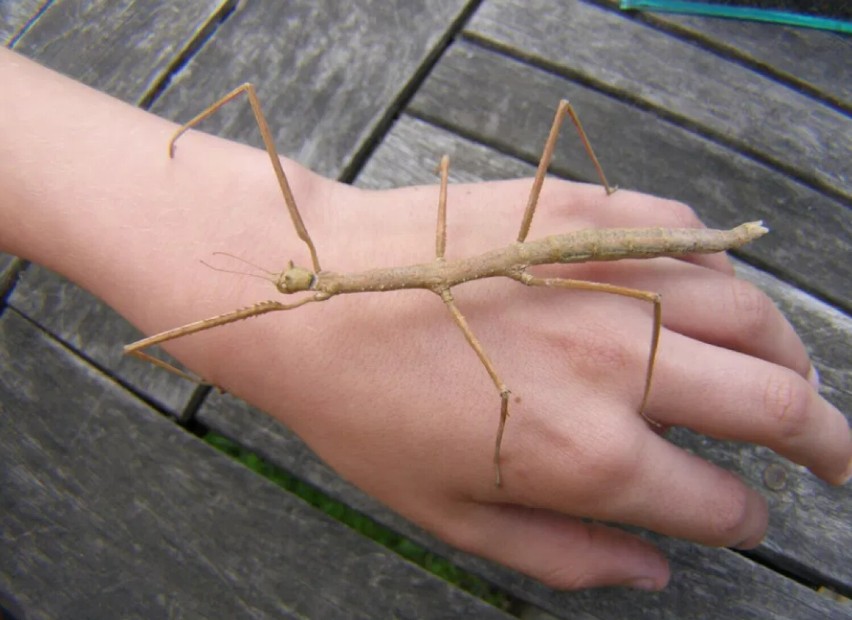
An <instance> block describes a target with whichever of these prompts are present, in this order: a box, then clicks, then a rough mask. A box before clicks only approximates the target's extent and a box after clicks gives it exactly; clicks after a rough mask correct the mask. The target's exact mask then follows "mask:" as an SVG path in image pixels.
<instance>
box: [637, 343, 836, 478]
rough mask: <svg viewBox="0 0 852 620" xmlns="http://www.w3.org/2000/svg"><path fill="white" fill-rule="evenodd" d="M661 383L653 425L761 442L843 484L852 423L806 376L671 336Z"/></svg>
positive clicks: (661, 360)
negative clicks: (656, 423)
mask: <svg viewBox="0 0 852 620" xmlns="http://www.w3.org/2000/svg"><path fill="white" fill-rule="evenodd" d="M684 360H701V363H700V364H694V363H690V362H689V361H686V362H684ZM655 381H656V385H655V386H654V387H653V388H652V390H651V400H650V402H649V406H648V413H649V415H650V417H652V418H653V419H654V420H657V421H659V422H661V423H662V424H666V425H677V426H686V427H688V428H691V429H693V430H695V431H697V432H700V433H703V434H706V435H710V436H712V437H717V438H720V439H733V440H737V441H747V442H750V443H757V444H761V445H764V446H767V447H769V448H771V449H772V450H774V451H775V452H777V453H778V454H781V455H783V456H785V457H786V458H788V459H790V460H792V461H794V462H796V463H799V464H800V465H804V466H806V467H808V468H809V469H810V470H811V471H812V472H813V473H814V474H815V475H817V476H819V477H820V478H822V479H824V480H826V481H828V482H830V483H833V484H842V483H843V482H844V481H845V478H846V477H847V475H848V473H847V470H848V468H849V464H850V459H852V436H850V430H849V426H848V423H847V421H846V419H845V418H844V417H843V414H841V413H840V412H839V411H838V410H837V409H835V408H834V407H833V406H832V405H831V404H829V403H828V402H827V401H826V400H824V399H823V398H821V397H820V396H819V394H818V393H817V392H816V391H815V390H814V388H813V387H812V386H811V385H810V383H809V382H808V380H807V379H806V378H805V377H803V376H801V375H800V374H797V373H795V372H793V371H791V370H790V369H788V368H784V367H782V366H779V365H777V364H772V363H769V362H766V361H763V360H760V359H756V358H754V357H751V356H748V355H743V354H740V353H737V352H734V351H729V350H726V349H723V348H719V347H712V346H707V345H706V344H703V343H699V342H696V341H695V340H692V339H690V338H686V337H684V336H681V335H679V334H675V333H666V334H665V335H664V338H663V340H662V344H661V350H660V355H659V357H658V362H657V370H656V376H655Z"/></svg>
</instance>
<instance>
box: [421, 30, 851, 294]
mask: <svg viewBox="0 0 852 620" xmlns="http://www.w3.org/2000/svg"><path fill="white" fill-rule="evenodd" d="M492 76H500V77H499V79H493V78H492ZM563 97H567V98H569V99H571V101H572V102H573V103H574V105H575V107H576V108H577V109H578V111H579V114H580V116H581V118H582V120H583V124H584V125H585V127H586V131H587V133H588V134H589V136H590V139H591V140H592V142H593V144H594V146H595V150H596V151H597V152H598V155H599V157H600V159H601V162H602V163H603V166H604V168H605V169H606V171H607V175H608V176H609V178H610V181H611V182H613V183H616V184H618V185H621V186H622V187H627V188H629V189H637V190H641V191H646V192H649V193H652V194H657V195H662V196H666V197H670V198H676V199H679V200H682V201H684V202H686V203H688V204H690V205H691V206H692V207H693V208H695V209H696V211H697V212H698V213H699V214H700V215H701V216H702V217H703V218H704V219H705V221H707V222H708V223H709V224H712V225H717V226H721V227H724V226H725V225H728V224H733V223H735V222H739V221H742V220H744V219H758V218H762V219H764V220H765V221H766V223H767V224H768V226H769V228H770V229H772V234H771V235H767V236H766V237H765V238H764V239H762V240H761V242H760V243H757V244H752V245H750V246H747V247H745V248H743V250H742V254H743V255H744V256H746V257H749V258H751V259H753V260H756V261H759V262H761V263H763V264H767V265H770V266H771V268H772V269H773V270H774V271H776V272H778V273H781V274H784V276H785V277H787V278H789V279H790V280H792V281H794V282H796V283H797V284H799V285H801V286H803V287H805V288H807V289H810V290H813V291H816V292H817V293H818V294H819V295H821V296H823V297H825V298H827V299H830V300H833V301H836V302H837V303H838V304H840V305H842V306H843V307H844V308H846V309H849V308H850V307H852V296H850V295H852V292H850V291H849V290H848V287H847V286H845V285H844V283H846V282H849V281H850V279H852V264H850V263H852V262H850V261H845V260H837V257H841V256H846V255H848V251H849V239H852V218H850V217H849V211H848V208H847V207H846V206H845V205H843V204H841V203H840V202H838V201H837V200H834V199H832V198H829V197H827V196H825V195H824V194H821V193H819V192H817V191H815V190H813V189H811V188H809V187H807V186H806V185H803V184H801V183H799V182H797V181H795V180H793V179H791V178H789V177H788V176H786V175H784V174H782V173H779V172H777V171H775V170H773V169H771V168H768V167H766V166H764V165H763V164H760V163H758V162H755V161H754V160H752V159H750V158H748V157H745V156H742V155H740V154H738V153H736V152H733V151H731V150H730V149H728V148H725V147H723V146H721V145H719V144H717V143H716V142H713V141H711V140H708V139H706V138H703V137H701V136H699V135H697V134H694V133H692V132H690V131H684V130H683V129H682V128H680V127H678V126H676V125H673V124H671V123H669V122H668V121H666V120H664V119H661V118H659V117H658V116H656V115H654V114H653V113H651V112H648V111H645V110H641V109H639V108H636V107H633V106H631V105H628V104H626V103H624V102H622V101H619V100H616V99H613V98H612V97H609V96H607V95H603V94H601V93H599V92H596V91H594V90H591V89H589V88H587V87H584V86H582V85H580V84H578V83H576V82H571V81H569V80H567V79H565V78H562V77H560V76H558V75H554V74H553V73H552V72H548V71H539V70H536V69H535V68H533V67H530V66H529V65H528V64H525V63H521V62H518V61H516V60H513V59H510V58H507V57H505V56H502V55H500V54H497V53H494V52H492V51H488V50H485V49H482V48H479V47H477V46H474V45H470V44H467V43H461V44H456V45H454V46H453V47H451V48H450V49H449V50H448V51H447V52H446V53H445V54H444V55H443V56H442V59H441V63H440V64H438V66H436V67H435V69H434V70H433V71H432V72H431V73H430V74H429V77H428V79H427V80H426V81H425V82H424V84H423V86H422V87H421V88H420V89H419V90H418V92H417V94H416V95H415V97H414V98H413V99H412V101H411V104H410V106H409V108H410V110H411V111H412V112H413V113H414V114H416V115H418V116H421V117H423V118H426V119H428V120H430V121H434V122H436V123H438V124H440V125H442V126H445V127H448V128H451V129H452V130H454V131H457V132H460V133H462V134H463V135H468V136H473V137H475V138H476V139H477V140H479V141H482V142H485V143H487V144H490V145H493V146H495V147H496V148H497V149H499V150H502V151H504V152H509V153H513V154H517V155H519V156H522V157H523V158H524V159H526V160H528V161H530V162H537V161H538V158H539V156H540V151H541V146H542V144H543V143H544V138H545V136H546V134H547V130H548V128H549V127H550V123H551V121H552V118H553V110H554V109H555V106H556V102H557V101H558V100H559V99H560V98H563ZM850 133H852V132H850ZM572 138H573V136H571V135H570V132H569V131H566V135H565V137H564V138H563V141H562V143H561V144H560V146H559V147H558V149H557V154H556V156H555V158H554V169H555V170H557V171H558V172H560V173H561V174H565V175H568V176H574V177H581V178H584V179H588V180H593V179H595V178H596V177H595V174H594V170H593V168H592V166H591V164H590V163H589V161H588V157H587V156H586V154H585V152H584V151H583V149H582V148H580V146H579V144H578V141H577V140H576V138H574V139H572Z"/></svg>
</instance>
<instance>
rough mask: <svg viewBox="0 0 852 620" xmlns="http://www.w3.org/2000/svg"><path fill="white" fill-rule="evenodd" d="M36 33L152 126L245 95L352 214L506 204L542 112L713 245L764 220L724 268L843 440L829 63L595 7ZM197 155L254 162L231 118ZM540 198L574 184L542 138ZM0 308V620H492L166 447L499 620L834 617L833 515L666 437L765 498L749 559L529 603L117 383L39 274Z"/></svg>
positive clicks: (231, 404)
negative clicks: (513, 609)
mask: <svg viewBox="0 0 852 620" xmlns="http://www.w3.org/2000/svg"><path fill="white" fill-rule="evenodd" d="M43 4H45V3H43V2H41V1H37V0H21V1H16V0H3V1H2V2H0V41H3V42H4V43H5V44H7V45H11V47H12V48H13V49H15V50H17V51H18V52H20V53H22V54H24V55H26V56H29V57H31V58H34V59H36V60H37V61H38V62H40V63H42V64H44V65H47V66H50V67H53V68H55V69H57V70H59V71H61V72H63V73H65V74H67V75H70V76H72V77H74V78H76V79H78V80H80V81H82V82H85V83H87V84H89V85H92V86H94V87H95V88H97V89H100V90H102V91H105V92H107V93H110V94H111V95H114V96H116V97H119V98H121V99H124V100H126V101H129V102H133V103H135V104H138V105H140V106H143V107H146V108H149V109H151V110H152V111H153V112H155V113H157V114H159V115H162V116H166V117H169V118H172V119H175V120H186V119H188V118H189V117H190V116H191V115H192V114H194V113H195V112H197V111H198V110H199V109H200V108H202V107H203V106H204V105H206V103H208V102H210V101H211V100H213V99H214V98H216V97H217V96H219V95H221V94H223V93H225V92H226V91H227V90H229V89H230V88H232V87H234V86H236V85H238V84H240V83H242V82H246V81H251V82H254V83H255V84H256V85H257V86H258V90H259V94H260V97H261V99H262V101H263V103H264V107H265V109H266V110H267V112H268V114H269V117H270V118H269V121H270V124H271V126H272V127H273V130H274V131H275V132H276V138H277V143H278V145H279V146H280V148H281V150H282V151H283V152H285V153H286V154H287V155H288V156H290V157H293V158H295V159H297V160H299V161H300V162H302V163H303V164H306V165H308V166H310V167H312V168H313V169H315V170H317V171H319V172H321V173H324V174H326V175H329V176H333V177H337V178H340V179H343V180H346V181H351V182H353V183H356V184H358V185H363V186H370V187H389V186H395V185H408V184H412V183H422V182H429V183H431V182H434V180H435V178H434V175H433V170H434V166H435V163H436V162H437V160H438V158H439V157H440V155H441V154H442V153H444V152H449V153H450V154H451V155H452V161H453V170H452V171H451V176H452V179H453V180H455V181H460V180H473V179H492V178H505V177H513V176H526V175H530V174H531V173H532V170H533V165H534V163H535V162H536V161H537V158H538V153H539V149H540V147H541V144H542V142H543V138H544V135H545V134H546V132H547V129H548V128H549V124H550V120H551V118H552V113H553V108H554V106H555V103H556V102H557V101H558V100H559V99H560V98H562V97H566V98H569V99H571V100H572V102H573V103H574V104H575V105H576V106H577V107H578V108H579V109H580V111H581V114H582V117H583V121H584V123H585V124H586V129H587V131H588V133H589V134H590V136H592V138H593V141H594V144H595V147H596V149H597V150H598V152H599V155H600V157H601V159H602V161H603V162H605V165H606V169H607V174H608V175H609V176H610V178H611V179H612V180H613V182H615V183H618V184H619V185H620V186H622V187H629V188H631V189H639V190H643V191H647V192H651V193H655V194H659V195H664V196H668V197H673V198H677V199H680V200H682V201H685V202H687V203H689V204H691V205H693V206H694V207H695V208H696V209H697V211H698V212H699V213H700V214H701V216H702V217H703V218H704V219H705V220H706V221H707V222H708V223H710V224H714V225H720V226H723V225H728V224H733V223H737V222H740V221H742V220H746V219H748V220H753V219H759V218H763V219H764V220H766V222H767V223H768V224H769V226H770V228H771V229H772V234H771V235H769V236H767V237H766V238H765V240H761V242H760V243H758V244H754V245H753V246H749V247H748V248H747V249H745V250H744V251H743V252H742V253H741V254H740V255H739V258H740V259H741V260H740V261H739V262H738V265H740V266H741V268H742V275H743V277H745V278H747V279H749V280H752V281H754V282H757V283H758V284H759V285H760V286H762V287H763V288H764V289H765V290H766V291H767V292H769V294H770V295H772V297H774V298H775V300H776V301H777V302H778V304H779V305H780V306H781V307H782V308H783V310H784V311H785V313H786V314H787V315H788V316H789V317H790V318H791V320H792V321H793V322H794V323H795V324H796V326H797V328H798V329H799V331H800V334H801V335H802V337H803V338H804V340H805V342H806V343H807V345H808V346H809V348H810V350H811V352H812V355H813V358H814V360H815V362H816V364H817V365H818V369H819V371H820V374H821V377H822V381H823V388H822V389H823V393H824V394H825V396H826V397H827V398H829V399H830V400H831V401H833V402H834V403H835V404H836V405H837V406H838V407H839V408H840V409H841V410H843V411H845V412H847V413H849V412H852V375H850V368H852V363H850V361H852V360H850V342H852V321H851V320H850V318H849V311H850V307H852V285H850V284H852V274H850V266H852V252H851V251H850V246H851V245H852V216H850V211H849V209H850V204H852V163H850V155H852V120H850V113H852V39H850V38H848V37H843V36H841V35H835V34H829V33H823V32H816V31H806V30H795V29H790V28H784V27H776V26H769V25H757V24H746V23H736V22H729V21H714V20H705V19H700V18H677V17H672V16H665V17H663V16H659V17H650V16H648V17H636V16H631V15H625V14H622V13H620V12H618V11H617V10H615V9H614V5H615V3H614V2H610V1H608V0H599V1H596V2H595V1H587V2H581V1H579V0H559V1H557V0H552V1H546V0H536V1H533V2H527V1H521V0H484V1H482V2H465V1H463V0H440V1H435V2H424V1H422V0H421V1H410V0H383V1H380V0H363V1H361V2H357V3H352V4H353V6H350V5H349V3H339V2H332V1H330V0H319V1H314V0H294V1H293V2H288V3H278V2H260V1H248V0H247V1H245V2H229V1H225V0H195V1H192V2H190V1H178V2H174V1H170V2H164V1H159V0H139V1H136V2H131V1H129V0H120V1H117V2H114V1H107V0H86V1H84V0H56V1H54V2H51V3H47V8H46V9H45V10H43V11H42V12H40V8H41V7H42V5H43ZM343 7H345V8H343ZM238 108H239V107H238ZM58 112H61V111H59V110H58ZM205 128H206V129H207V130H209V131H213V132H220V133H221V134H223V135H226V136H228V137H231V138H235V139H239V140H244V141H247V142H250V143H257V142H259V139H258V137H257V133H256V129H255V126H254V124H253V121H252V118H251V116H250V114H249V113H248V110H247V109H245V110H244V109H241V108H240V109H236V108H235V109H233V110H228V111H225V112H223V113H222V114H221V115H220V116H218V117H216V118H215V119H213V120H211V122H210V123H208V124H207V125H206V127H205ZM555 172H556V173H558V174H561V175H564V176H568V177H571V178H581V179H589V180H591V179H593V178H594V175H593V170H592V169H591V165H590V164H589V163H588V162H587V161H586V159H585V155H584V154H583V152H582V149H580V148H578V147H576V144H573V145H572V144H571V140H570V139H566V140H563V142H562V146H561V147H560V148H559V153H558V155H557V158H556V165H555ZM520 208H521V205H519V217H520ZM424 243H427V244H428V243H431V237H425V238H424ZM0 284H2V286H3V289H2V291H0V299H3V300H5V301H4V304H3V305H2V306H0V544H2V547H0V604H11V605H12V606H16V607H17V608H18V609H20V610H22V611H23V612H24V617H26V618H27V619H36V618H89V619H94V618H105V619H107V618H108V619H113V618H145V619H148V618H161V617H175V618H281V617H297V616H298V617H312V618H382V617H409V618H415V617H416V618H451V617H452V618H455V617H475V618H492V617H493V618H500V617H509V616H508V615H507V614H506V613H504V612H502V611H500V610H497V609H496V608H494V607H491V606H489V605H487V604H485V603H484V602H482V601H481V600H479V599H477V598H475V597H473V596H471V595H469V594H467V593H465V592H463V591H461V590H459V589H457V588H455V587H454V586H452V585H449V584H447V583H445V582H443V581H442V580H440V579H438V578H437V577H434V576H432V575H431V574H429V573H426V572H425V571H423V570H421V569H420V568H419V567H417V566H415V565H413V564H410V563H409V562H407V561H405V560H404V559H402V558H400V557H399V556H397V555H395V554H394V553H392V552H391V551H389V550H387V549H386V548H384V547H382V546H380V545H378V544H377V543H374V542H372V541H370V540H368V539H366V538H363V537H362V536H360V535H359V534H357V533H356V532H354V531H353V530H350V529H349V528H347V527H345V526H343V525H341V524H339V523H338V522H336V521H334V520H332V519H330V518H329V517H327V516H325V515H324V514H322V513H320V512H318V511H316V510H315V509H314V508H312V507H310V506H309V505H307V504H305V503H304V502H303V501H302V500H300V499H298V498H295V497H293V496H291V495H290V494H288V493H287V492H285V491H283V490H281V489H279V488H278V487H277V486H275V485H273V484H272V483H270V482H268V481H267V480H265V479H263V478H261V477H259V476H257V475H256V474H254V473H252V472H251V471H249V470H248V469H246V468H244V467H242V466H241V465H239V464H238V463H236V462H234V461H232V460H230V459H229V458H228V457H226V456H224V455H223V454H221V453H220V452H218V451H216V450H214V449H213V448H211V447H209V446H208V445H206V444H205V443H203V442H202V441H200V440H199V439H198V438H197V437H196V436H195V435H194V434H192V433H191V432H188V431H187V430H186V426H187V425H189V426H190V427H194V428H199V427H203V428H207V429H211V430H214V431H216V432H218V433H220V434H222V435H225V436H226V437H229V438H231V439H233V440H234V441H236V442H237V443H239V444H241V445H243V446H245V447H247V448H249V449H251V450H253V451H255V452H257V453H259V454H261V455H263V456H264V457H265V458H267V459H268V460H269V461H271V462H273V463H275V464H277V465H279V466H281V467H282V468H284V469H286V470H288V471H290V472H292V473H293V474H295V475H296V476H298V477H300V478H302V479H304V480H305V481H307V482H309V483H310V484H312V485H314V486H315V487H317V488H319V489H321V490H323V491H324V492H325V493H327V494H328V495H330V496H332V497H335V498H338V499H340V500H341V501H343V502H344V503H346V504H348V505H350V506H352V507H354V508H356V509H357V510H359V511H361V512H363V513H365V514H367V515H369V516H371V517H372V518H373V519H375V520H376V521H378V522H380V523H382V524H385V525H387V526H388V527H390V528H391V529H393V530H396V531H398V532H401V533H403V534H405V535H407V536H409V537H410V538H411V539H413V540H415V541H417V542H419V543H421V544H423V545H425V546H426V547H428V548H430V549H432V550H434V551H435V552H436V553H438V554H439V555H443V556H445V557H447V558H449V559H450V560H452V561H453V562H455V563H456V564H457V565H458V566H460V567H463V568H465V569H467V570H469V571H471V572H473V573H475V574H477V575H480V576H482V577H483V578H484V579H486V580H487V581H489V582H490V583H493V584H495V585H496V586H498V587H499V588H502V589H503V590H505V591H507V592H509V593H510V594H511V595H512V596H513V597H516V598H517V599H518V600H519V601H522V602H526V603H529V604H531V605H533V606H535V608H538V609H537V610H536V609H534V608H530V609H528V610H527V613H528V614H529V615H528V616H527V617H537V618H546V617H549V616H547V615H546V614H551V615H552V616H555V617H557V618H577V617H583V618H673V619H674V618H791V619H792V618H796V619H807V618H814V619H817V618H842V617H852V606H850V604H849V603H842V602H837V601H835V600H833V599H831V598H830V597H828V596H826V595H825V594H823V593H818V592H817V587H819V586H827V587H828V588H830V589H832V590H834V591H835V592H840V593H842V594H845V595H846V596H849V595H850V594H852V561H850V553H852V552H850V550H852V486H850V485H847V486H845V487H844V488H831V487H829V486H827V485H825V484H823V483H821V482H819V481H817V480H816V479H815V478H813V477H812V476H810V475H809V474H807V473H805V472H803V471H802V470H801V469H799V468H797V467H795V466H793V465H791V464H790V463H789V462H787V461H784V460H783V459H780V458H778V457H777V456H775V455H774V454H772V453H770V452H769V451H768V450H765V449H759V448H755V447H751V446H741V445H733V444H722V443H719V442H713V441H709V440H706V439H704V438H701V437H697V436H694V435H689V434H686V433H682V434H679V435H677V436H676V440H677V441H679V442H682V443H683V444H684V445H687V446H689V447H690V448H691V449H693V450H695V451H696V452H698V453H700V454H703V455H706V456H707V457H708V458H710V459H712V460H714V461H715V462H717V463H720V464H722V465H724V466H726V467H729V468H731V469H733V470H735V471H737V472H739V473H740V474H741V475H742V476H743V477H744V478H745V479H747V480H748V481H749V483H750V484H751V485H753V486H755V487H756V488H759V489H761V490H762V492H763V493H764V494H765V495H766V496H767V498H768V499H769V502H770V505H771V511H772V520H771V526H770V530H769V534H768V536H767V537H766V540H765V541H764V543H763V544H762V545H761V546H760V547H759V548H758V549H757V550H755V551H754V552H750V553H748V554H742V553H737V552H734V551H729V550H726V549H709V548H704V547H701V546H698V545H694V544H689V543H685V542H681V541H675V540H667V539H659V538H657V540H659V544H660V545H661V546H662V548H663V549H664V550H665V551H666V552H667V553H668V554H669V556H670V557H671V559H672V572H673V578H672V582H671V585H670V586H669V587H668V588H667V589H666V590H665V591H664V592H661V593H658V594H645V593H640V592H633V591H625V590H614V589H610V590H600V591H589V592H582V593H564V592H557V591H553V590H550V589H548V588H546V587H545V586H543V585H542V584H540V583H537V582H535V581H532V580H530V579H528V578H526V577H524V576H521V575H519V574H517V573H514V572H512V571H510V570H507V569H505V568H502V567H500V566H497V565H493V564H490V563H487V562H485V561H482V560H480V559H478V558H474V557H471V556H467V555H465V554H463V553H461V552H458V551H455V550H453V549H451V548H449V547H447V546H446V545H444V544H442V543H440V542H437V541H435V540H434V539H432V538H431V537H429V536H428V535H427V534H425V533H424V532H423V531H421V530H420V529H418V528H417V527H416V526H414V525H412V524H410V523H408V522H406V521H404V520H403V519H401V518H400V517H398V516H396V515H394V514H392V513H390V512H389V511H387V510H386V509H384V508H382V507H381V506H379V505H378V504H377V503H376V502H374V501H373V500H371V499H370V498H369V497H366V496H365V495H363V494H362V493H360V492H359V491H358V490H356V489H354V488H352V487H351V486H349V485H348V484H347V483H345V482H343V481H341V480H340V479H339V478H338V477H336V476H335V475H334V474H333V473H332V472H331V471H330V470H329V469H328V468H326V467H325V466H324V465H323V464H322V463H321V462H320V461H318V460H317V459H316V457H314V456H313V455H312V454H311V453H310V451H309V450H308V449H307V448H306V447H305V446H304V445H303V444H302V443H301V442H300V441H299V440H298V439H297V438H296V437H295V436H293V435H292V434H291V433H289V432H288V431H287V430H286V429H284V428H281V427H280V426H278V425H277V424H276V423H274V422H273V421H272V420H270V419H268V418H266V417H265V416H264V415H262V414H261V413H259V412H257V411H253V410H251V409H250V408H249V407H248V406H246V405H245V404H243V403H242V402H238V401H236V400H235V399H233V398H230V397H227V396H221V395H210V396H208V397H206V398H204V399H200V398H198V397H197V396H198V395H197V392H196V387H195V386H194V385H192V384H189V383H187V382H184V381H182V380H181V379H178V378H176V377H173V376H170V375H168V374H166V373H164V372H162V371H160V370H158V369H156V368H153V367H146V366H145V365H143V364H140V363H137V362H136V361H134V360H129V359H125V358H122V357H121V345H123V344H124V343H127V342H131V341H133V340H134V339H136V338H137V334H136V333H135V332H134V330H133V329H132V328H131V327H130V326H129V325H128V324H126V323H125V322H123V321H122V319H120V318H119V317H118V316H117V315H115V314H114V313H113V312H112V311H111V310H110V309H108V308H107V307H105V306H104V305H102V304H101V303H99V302H98V301H97V300H95V299H93V298H92V297H91V296H90V295H88V294H87V293H85V292H84V291H82V290H80V289H79V288H77V287H75V286H74V285H72V284H70V283H69V282H67V281H64V280H63V279H62V278H60V277H58V276H56V275H55V274H53V273H50V272H48V271H46V270H44V269H42V268H39V267H38V266H36V265H25V264H22V263H21V262H20V261H18V260H17V259H13V258H12V257H0ZM176 421H177V422H178V423H176ZM119 464H120V465H119ZM536 614H538V615H536Z"/></svg>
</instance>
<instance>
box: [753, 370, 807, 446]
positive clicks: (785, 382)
mask: <svg viewBox="0 0 852 620" xmlns="http://www.w3.org/2000/svg"><path fill="white" fill-rule="evenodd" d="M809 403H810V395H809V390H808V389H806V388H805V386H804V382H803V381H802V380H800V379H799V377H798V376H797V375H795V376H794V375H793V374H792V372H790V373H773V374H771V375H769V377H768V378H767V379H766V382H765V384H764V389H763V412H764V415H765V416H766V417H767V419H768V420H769V423H770V424H771V426H772V429H773V431H774V434H775V435H777V436H778V437H780V438H781V439H783V440H788V441H789V440H791V439H795V438H797V437H799V436H801V435H802V434H803V433H804V432H805V430H806V429H807V428H808V425H809V423H810V417H811V414H810V407H809Z"/></svg>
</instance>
